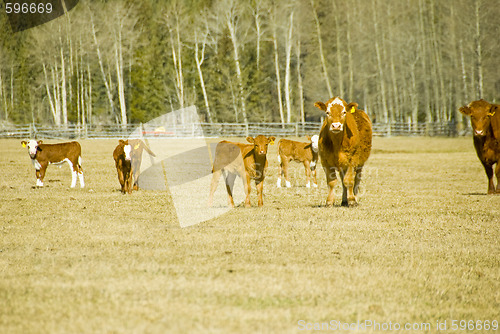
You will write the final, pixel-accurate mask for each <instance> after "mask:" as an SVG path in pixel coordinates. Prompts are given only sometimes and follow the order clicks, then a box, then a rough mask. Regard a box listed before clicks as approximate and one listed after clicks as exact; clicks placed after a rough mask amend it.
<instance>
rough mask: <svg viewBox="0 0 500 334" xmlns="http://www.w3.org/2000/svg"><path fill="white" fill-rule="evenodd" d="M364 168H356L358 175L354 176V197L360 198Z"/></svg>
mask: <svg viewBox="0 0 500 334" xmlns="http://www.w3.org/2000/svg"><path fill="white" fill-rule="evenodd" d="M362 171H363V167H358V168H356V174H355V176H354V196H358V192H359V183H360V182H361V175H362Z"/></svg>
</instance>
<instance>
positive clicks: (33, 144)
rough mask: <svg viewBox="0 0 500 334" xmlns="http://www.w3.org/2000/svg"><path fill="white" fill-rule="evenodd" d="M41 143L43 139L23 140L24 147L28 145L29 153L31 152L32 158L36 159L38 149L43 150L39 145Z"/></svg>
mask: <svg viewBox="0 0 500 334" xmlns="http://www.w3.org/2000/svg"><path fill="white" fill-rule="evenodd" d="M41 143H43V141H42V140H39V141H36V140H34V139H31V140H28V141H25V140H23V141H22V142H21V144H22V145H23V147H28V153H29V155H30V158H31V159H35V158H36V154H37V153H38V151H41V150H42V149H41V148H40V146H39V145H40V144H41Z"/></svg>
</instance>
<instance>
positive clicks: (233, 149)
mask: <svg viewBox="0 0 500 334" xmlns="http://www.w3.org/2000/svg"><path fill="white" fill-rule="evenodd" d="M275 139H276V138H275V137H269V138H268V137H265V136H262V135H259V136H257V137H255V138H253V137H247V141H248V142H249V143H250V144H243V143H233V142H229V141H226V140H223V141H221V142H219V143H218V144H217V147H216V148H215V158H214V164H213V168H212V173H213V176H212V182H211V184H210V195H209V200H208V205H209V206H212V202H213V195H214V192H215V190H216V189H217V185H218V183H219V179H220V177H221V174H224V178H225V182H226V190H227V195H228V202H229V205H231V206H232V207H234V200H233V194H232V189H233V185H234V180H235V179H236V176H240V177H241V179H242V180H243V188H244V189H245V195H246V198H245V207H250V191H251V190H252V187H251V184H250V181H251V180H252V179H253V180H255V186H256V188H257V196H258V201H259V206H262V205H264V201H263V199H262V190H263V187H264V177H265V175H264V173H265V170H266V168H267V157H266V154H267V146H268V145H269V143H271V144H272V143H274V140H275Z"/></svg>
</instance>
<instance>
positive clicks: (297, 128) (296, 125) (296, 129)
mask: <svg viewBox="0 0 500 334" xmlns="http://www.w3.org/2000/svg"><path fill="white" fill-rule="evenodd" d="M298 136H299V123H295V137H298Z"/></svg>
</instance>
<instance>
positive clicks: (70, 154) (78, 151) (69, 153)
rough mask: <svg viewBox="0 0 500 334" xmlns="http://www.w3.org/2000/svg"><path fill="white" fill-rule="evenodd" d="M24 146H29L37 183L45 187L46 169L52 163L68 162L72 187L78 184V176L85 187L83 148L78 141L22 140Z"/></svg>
mask: <svg viewBox="0 0 500 334" xmlns="http://www.w3.org/2000/svg"><path fill="white" fill-rule="evenodd" d="M21 144H22V145H23V147H26V146H27V147H28V152H29V155H30V158H31V163H33V166H35V170H36V185H37V186H38V187H43V178H44V177H45V171H46V169H47V166H48V165H50V164H54V165H59V164H63V163H65V162H67V163H68V165H69V168H70V169H71V188H74V187H75V186H76V178H77V175H78V178H79V179H80V187H81V188H83V187H85V182H84V181H83V170H82V165H81V164H82V148H81V146H80V144H79V143H78V142H76V141H72V142H69V143H59V144H43V141H41V140H39V141H36V140H33V139H32V140H29V141H24V140H23V141H22V142H21Z"/></svg>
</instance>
